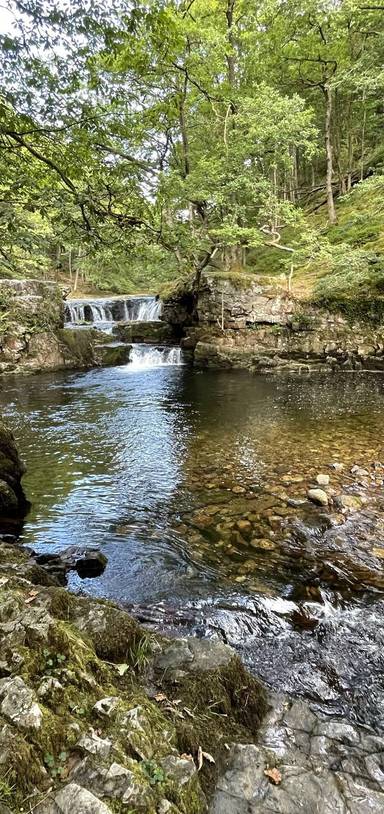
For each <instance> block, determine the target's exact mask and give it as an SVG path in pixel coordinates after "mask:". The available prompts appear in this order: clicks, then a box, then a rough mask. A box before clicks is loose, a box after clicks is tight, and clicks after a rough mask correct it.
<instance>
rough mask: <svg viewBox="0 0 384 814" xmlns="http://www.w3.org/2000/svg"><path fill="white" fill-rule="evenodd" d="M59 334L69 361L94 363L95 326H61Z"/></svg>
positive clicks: (84, 363) (85, 363)
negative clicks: (86, 327) (84, 327)
mask: <svg viewBox="0 0 384 814" xmlns="http://www.w3.org/2000/svg"><path fill="white" fill-rule="evenodd" d="M57 336H58V339H59V342H60V344H61V348H62V351H63V354H64V358H66V359H67V360H68V361H77V362H78V363H79V364H83V365H85V366H86V365H91V364H93V363H94V344H95V330H94V328H88V329H83V328H79V329H77V330H76V329H75V328H61V329H60V330H59V331H58V332H57Z"/></svg>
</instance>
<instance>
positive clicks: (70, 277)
mask: <svg viewBox="0 0 384 814" xmlns="http://www.w3.org/2000/svg"><path fill="white" fill-rule="evenodd" d="M68 272H69V282H70V285H71V286H72V249H69V252H68Z"/></svg>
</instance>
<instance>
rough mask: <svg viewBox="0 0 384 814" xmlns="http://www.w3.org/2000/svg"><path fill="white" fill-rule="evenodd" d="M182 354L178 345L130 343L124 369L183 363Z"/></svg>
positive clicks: (140, 368) (141, 368)
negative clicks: (127, 360)
mask: <svg viewBox="0 0 384 814" xmlns="http://www.w3.org/2000/svg"><path fill="white" fill-rule="evenodd" d="M183 364H184V360H183V354H182V351H181V348H178V347H166V346H162V347H159V346H158V345H157V346H153V345H132V349H131V353H130V361H129V363H128V365H127V367H126V368H125V369H126V370H127V369H129V370H143V369H149V368H153V367H169V366H171V365H183Z"/></svg>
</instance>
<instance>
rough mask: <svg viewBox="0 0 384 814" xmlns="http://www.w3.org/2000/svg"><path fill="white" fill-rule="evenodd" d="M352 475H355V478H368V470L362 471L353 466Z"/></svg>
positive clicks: (362, 469) (358, 467)
mask: <svg viewBox="0 0 384 814" xmlns="http://www.w3.org/2000/svg"><path fill="white" fill-rule="evenodd" d="M351 473H352V475H355V476H356V477H357V478H369V472H368V469H364V468H363V467H361V466H353V467H352V469H351Z"/></svg>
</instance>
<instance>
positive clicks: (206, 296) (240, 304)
mask: <svg viewBox="0 0 384 814" xmlns="http://www.w3.org/2000/svg"><path fill="white" fill-rule="evenodd" d="M295 309H296V306H295V302H294V300H293V299H292V298H291V297H289V296H288V294H287V292H286V291H284V289H283V287H280V288H277V286H276V284H271V283H270V282H268V281H265V280H263V281H261V282H260V281H259V279H258V278H257V277H255V275H251V274H248V275H247V274H244V275H239V274H232V275H231V274H225V273H223V274H220V273H218V272H216V273H215V272H204V273H203V274H202V277H201V282H200V288H199V295H198V300H197V317H198V322H199V325H217V323H218V322H219V324H221V323H222V322H223V323H224V326H225V327H226V328H231V327H232V326H235V327H236V328H245V327H246V326H247V325H254V324H255V323H267V324H271V325H275V324H278V325H286V324H287V323H288V321H289V319H290V318H292V316H293V314H294V313H295Z"/></svg>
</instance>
